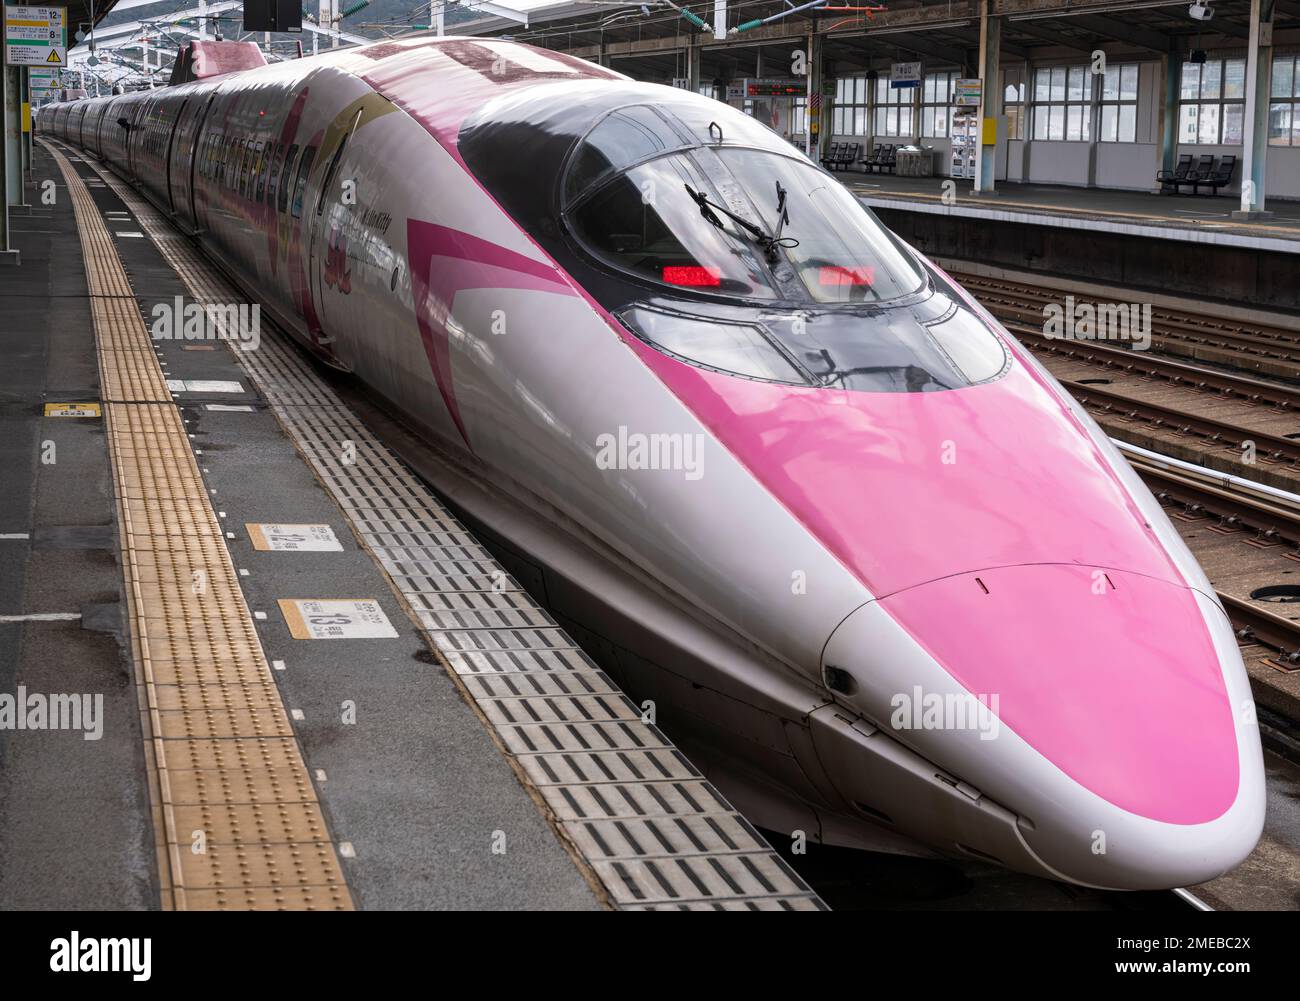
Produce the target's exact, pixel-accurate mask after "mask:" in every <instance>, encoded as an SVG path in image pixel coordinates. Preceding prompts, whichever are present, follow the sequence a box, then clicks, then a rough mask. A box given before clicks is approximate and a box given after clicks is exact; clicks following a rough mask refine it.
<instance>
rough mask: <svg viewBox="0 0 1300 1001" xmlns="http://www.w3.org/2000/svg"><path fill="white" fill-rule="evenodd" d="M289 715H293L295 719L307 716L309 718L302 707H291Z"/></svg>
mask: <svg viewBox="0 0 1300 1001" xmlns="http://www.w3.org/2000/svg"><path fill="white" fill-rule="evenodd" d="M289 715H290V716H292V717H293V718H294V719H306V718H307V716H306V715H305V714H304V713H303V711H302V710H301V709H290V710H289Z"/></svg>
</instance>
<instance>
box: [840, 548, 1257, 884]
mask: <svg viewBox="0 0 1300 1001" xmlns="http://www.w3.org/2000/svg"><path fill="white" fill-rule="evenodd" d="M876 605H877V606H878V607H879V609H880V610H881V611H883V612H884V613H886V614H887V615H888V616H889V618H890V619H892V621H893V623H894V624H896V625H897V626H898V627H901V628H902V629H903V630H904V631H905V632H906V633H908V634H910V637H911V638H912V639H913V640H914V641H915V643H916V644H917V645H919V647H920V648H921V649H922V650H923V651H924V652H925V653H926V654H928V655H929V659H930V660H931V661H932V663H931V664H930V665H926V667H925V668H924V669H922V670H921V671H920V673H921V674H922V675H923V676H925V677H927V678H928V680H929V684H931V685H933V686H935V687H936V688H939V689H942V688H943V687H944V686H948V687H950V688H953V689H954V690H956V691H959V692H965V693H967V694H968V695H973V696H975V697H977V698H978V699H979V701H980V702H981V703H984V704H986V705H987V706H989V707H990V709H992V710H993V712H994V713H995V715H996V716H997V719H998V721H999V724H1000V727H999V732H997V733H995V734H993V737H992V739H988V738H989V734H988V733H983V734H981V735H979V739H972V735H970V734H954V733H952V732H950V731H948V730H947V729H946V728H945V725H944V720H943V717H942V715H940V716H938V717H936V719H937V726H935V727H933V728H931V727H928V726H927V725H926V718H925V717H924V716H923V715H921V714H916V715H913V716H912V717H910V718H909V719H908V720H907V721H906V725H907V727H908V729H909V732H908V733H906V734H903V733H900V734H899V736H900V739H903V740H904V741H905V742H908V743H910V744H912V746H914V747H916V748H917V749H918V750H920V751H921V752H922V753H924V754H926V755H927V756H928V757H930V758H931V760H933V761H935V762H936V763H937V764H940V765H942V766H943V767H945V768H948V769H950V770H952V771H953V773H954V774H956V775H958V776H959V777H961V778H962V779H964V780H966V781H967V782H971V783H973V784H974V785H976V786H978V787H979V788H980V789H981V790H982V791H983V792H984V793H985V794H987V795H989V796H991V797H992V798H994V799H995V800H997V801H999V802H1000V803H1001V804H1002V805H1003V806H1005V807H1007V808H1008V809H1010V810H1012V811H1014V812H1015V813H1017V814H1018V815H1019V816H1020V817H1022V818H1024V820H1025V821H1027V823H1023V824H1022V825H1021V828H1022V831H1021V834H1022V837H1023V838H1024V840H1025V842H1026V844H1027V845H1028V847H1029V848H1030V849H1031V850H1032V851H1033V852H1034V853H1035V854H1036V855H1037V856H1038V857H1039V859H1040V860H1041V861H1042V862H1043V863H1044V865H1045V866H1046V867H1047V868H1049V869H1051V870H1053V871H1055V872H1056V873H1057V874H1058V875H1062V876H1064V877H1066V878H1069V879H1072V880H1076V881H1078V882H1084V883H1090V884H1093V885H1099V886H1115V887H1136V886H1158V885H1166V886H1174V885H1185V884H1187V883H1189V882H1195V881H1200V880H1204V879H1208V878H1212V877H1213V876H1215V875H1218V874H1219V873H1221V872H1222V871H1224V870H1226V869H1227V868H1230V867H1231V866H1232V865H1235V864H1236V863H1237V862H1239V861H1240V860H1241V859H1242V858H1244V857H1245V855H1246V854H1248V853H1249V851H1250V849H1251V848H1252V847H1253V845H1254V844H1255V841H1256V840H1257V839H1258V835H1259V832H1260V829H1261V827H1262V823H1263V796H1264V794H1263V774H1262V760H1261V754H1260V750H1259V739H1258V730H1257V728H1256V727H1255V725H1254V720H1253V703H1251V701H1250V693H1249V686H1248V683H1247V681H1246V677H1245V671H1244V668H1243V667H1242V664H1241V659H1240V656H1239V654H1238V653H1237V647H1236V643H1235V641H1234V639H1233V636H1232V632H1231V627H1230V626H1229V625H1228V623H1227V620H1226V617H1224V615H1223V613H1222V611H1221V610H1220V609H1219V608H1218V607H1217V606H1216V605H1215V604H1214V603H1213V602H1211V601H1210V600H1209V599H1208V598H1206V597H1205V596H1203V595H1201V594H1200V593H1199V592H1197V591H1194V590H1192V589H1189V588H1186V587H1181V586H1178V585H1175V584H1171V583H1168V582H1165V581H1161V580H1156V579H1154V578H1152V577H1147V576H1143V575H1140V574H1134V573H1127V572H1123V571H1116V570H1107V569H1101V568H1093V567H1085V566H1078V565H1061V564H1037V565H1028V566H1013V567H1004V568H998V569H992V570H985V571H980V572H976V573H964V574H957V575H953V576H950V577H945V578H942V579H939V580H934V581H931V582H929V583H926V584H922V585H919V586H917V587H913V588H908V589H906V590H903V591H900V592H897V593H895V594H892V595H889V596H888V597H885V598H883V599H881V600H880V601H878V602H877V603H876ZM853 618H854V617H852V616H851V617H850V619H849V620H848V621H847V622H846V623H845V625H844V626H841V629H840V630H837V632H836V634H835V636H833V637H832V640H831V643H830V644H828V647H827V663H828V664H831V663H834V660H833V659H832V658H837V657H838V658H844V657H847V656H849V653H848V650H847V649H846V646H845V644H846V641H848V640H849V638H850V635H851V630H850V631H848V632H845V626H849V625H850V624H851V623H852V622H853ZM842 634H843V635H842ZM862 638H863V637H861V636H860V637H859V639H860V640H861V639H862ZM859 662H861V661H859ZM882 666H884V667H885V668H886V673H887V675H888V677H889V678H890V680H891V682H892V683H893V685H894V686H895V688H896V692H895V693H892V694H891V693H890V692H889V691H887V690H881V689H880V686H879V685H878V684H875V685H873V686H872V687H874V688H875V691H874V692H872V693H870V696H869V697H870V698H871V699H872V700H873V701H874V702H875V704H876V710H877V711H876V712H875V713H874V714H873V715H874V717H875V718H876V719H878V720H882V721H884V722H886V723H888V719H887V714H884V715H882V709H881V708H880V707H881V702H882V700H884V699H896V698H897V697H898V696H902V697H904V698H907V697H908V695H907V693H908V692H909V689H911V688H912V687H913V686H914V685H915V684H917V683H922V684H923V682H920V680H919V679H918V678H916V677H915V673H916V672H913V677H911V678H909V677H908V672H907V671H906V670H905V669H901V668H899V667H894V666H890V665H882ZM927 671H928V672H931V673H929V674H927V673H926V672H927ZM855 673H856V672H855ZM878 680H880V679H878ZM953 682H956V685H953V684H952V683H953ZM867 694H868V693H866V692H864V693H863V695H867ZM884 704H885V705H892V704H896V703H893V702H885V703H884ZM1243 717H1246V718H1243ZM972 718H973V717H972V716H971V714H969V713H968V714H966V715H965V717H964V718H963V720H959V721H958V722H959V723H960V724H961V725H964V726H969V725H970V720H971V719H972Z"/></svg>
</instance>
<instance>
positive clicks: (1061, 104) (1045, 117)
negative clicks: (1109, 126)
mask: <svg viewBox="0 0 1300 1001" xmlns="http://www.w3.org/2000/svg"><path fill="white" fill-rule="evenodd" d="M1091 83H1092V80H1091V77H1090V75H1089V72H1088V67H1087V66H1047V67H1043V68H1042V69H1039V70H1035V71H1034V138H1035V139H1038V140H1047V141H1049V142H1062V141H1064V142H1087V141H1088V140H1089V139H1091V138H1092V86H1091Z"/></svg>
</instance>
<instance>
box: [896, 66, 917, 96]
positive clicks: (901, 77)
mask: <svg viewBox="0 0 1300 1001" xmlns="http://www.w3.org/2000/svg"><path fill="white" fill-rule="evenodd" d="M889 86H890V89H892V90H901V89H903V88H905V87H919V86H921V64H920V63H891V64H890V66H889Z"/></svg>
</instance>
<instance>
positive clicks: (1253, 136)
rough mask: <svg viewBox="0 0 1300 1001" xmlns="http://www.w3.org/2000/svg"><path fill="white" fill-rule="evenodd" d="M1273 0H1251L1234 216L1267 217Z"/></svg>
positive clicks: (1242, 217)
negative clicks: (1237, 204) (1238, 187)
mask: <svg viewBox="0 0 1300 1001" xmlns="http://www.w3.org/2000/svg"><path fill="white" fill-rule="evenodd" d="M1272 56H1273V0H1251V4H1250V43H1249V47H1248V49H1247V55H1246V110H1245V122H1244V125H1245V134H1244V135H1243V136H1242V151H1243V154H1244V156H1243V159H1242V164H1241V208H1240V209H1238V210H1237V211H1236V212H1234V213H1232V215H1233V217H1234V218H1237V219H1267V218H1268V217H1269V216H1270V215H1271V213H1269V212H1266V211H1265V210H1264V201H1265V198H1266V194H1267V193H1266V190H1265V189H1266V187H1267V181H1268V105H1269V95H1270V94H1271V93H1272V88H1271V84H1272V65H1273V59H1272Z"/></svg>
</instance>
